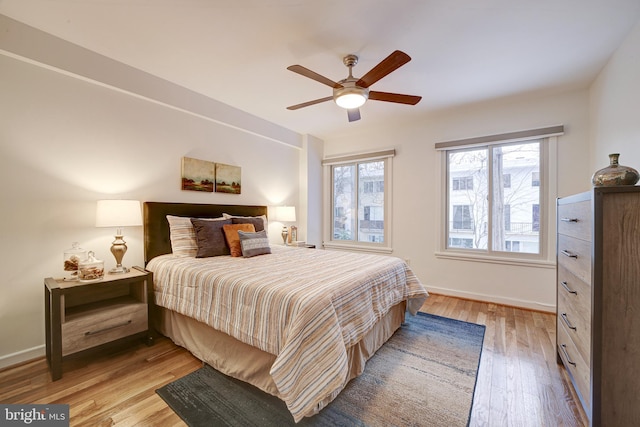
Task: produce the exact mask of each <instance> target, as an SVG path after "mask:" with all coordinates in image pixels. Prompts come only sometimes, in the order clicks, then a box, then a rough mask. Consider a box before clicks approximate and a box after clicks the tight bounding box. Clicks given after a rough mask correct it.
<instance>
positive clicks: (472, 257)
mask: <svg viewBox="0 0 640 427" xmlns="http://www.w3.org/2000/svg"><path fill="white" fill-rule="evenodd" d="M435 256H436V258H441V259H451V260H456V261H471V262H483V263H492V264H505V265H519V266H523V267H536V268H556V262H555V260H551V261H550V260H544V259H525V258H507V257H495V256H487V255H477V254H467V253H461V252H436V253H435Z"/></svg>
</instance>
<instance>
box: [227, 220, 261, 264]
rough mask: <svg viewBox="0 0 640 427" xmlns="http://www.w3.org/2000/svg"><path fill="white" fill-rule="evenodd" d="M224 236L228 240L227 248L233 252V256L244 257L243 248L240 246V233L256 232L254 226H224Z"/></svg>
mask: <svg viewBox="0 0 640 427" xmlns="http://www.w3.org/2000/svg"><path fill="white" fill-rule="evenodd" d="M222 229H223V230H224V236H225V238H226V239H227V246H229V250H230V251H231V256H235V257H239V256H242V247H241V246H240V237H239V236H238V231H248V232H251V233H254V232H255V231H256V229H255V227H254V226H253V224H225V225H223V226H222Z"/></svg>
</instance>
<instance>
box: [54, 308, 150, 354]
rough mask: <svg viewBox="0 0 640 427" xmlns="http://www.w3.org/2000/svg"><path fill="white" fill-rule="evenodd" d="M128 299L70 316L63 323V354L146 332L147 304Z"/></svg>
mask: <svg viewBox="0 0 640 427" xmlns="http://www.w3.org/2000/svg"><path fill="white" fill-rule="evenodd" d="M124 300H125V299H122V301H111V302H110V303H109V304H108V305H100V306H99V305H95V307H93V308H92V309H91V310H86V311H83V312H80V313H72V314H70V315H67V321H66V322H65V323H63V324H62V355H63V356H66V355H68V354H72V353H75V352H78V351H81V350H86V349H88V348H91V347H96V346H98V345H100V344H104V343H108V342H111V341H114V340H117V339H119V338H123V337H127V336H129V335H133V334H135V333H138V332H144V331H146V330H147V328H148V322H147V305H146V304H144V303H132V302H131V301H128V302H127V301H124Z"/></svg>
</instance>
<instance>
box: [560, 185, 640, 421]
mask: <svg viewBox="0 0 640 427" xmlns="http://www.w3.org/2000/svg"><path fill="white" fill-rule="evenodd" d="M557 207H558V211H557V212H558V218H557V219H558V227H557V228H558V239H557V261H558V273H557V274H558V277H557V279H558V284H557V293H558V300H557V315H558V316H557V350H558V361H559V362H562V363H563V364H564V365H565V367H566V368H567V370H568V371H569V374H570V377H571V380H572V382H573V385H574V387H575V389H576V391H577V393H578V395H579V397H580V400H581V403H582V406H583V408H584V410H585V412H586V414H587V417H588V418H589V420H590V424H591V425H592V426H632V425H640V187H636V186H617V187H597V188H594V189H593V190H592V191H589V192H586V193H581V194H576V195H573V196H569V197H563V198H560V199H558V206H557Z"/></svg>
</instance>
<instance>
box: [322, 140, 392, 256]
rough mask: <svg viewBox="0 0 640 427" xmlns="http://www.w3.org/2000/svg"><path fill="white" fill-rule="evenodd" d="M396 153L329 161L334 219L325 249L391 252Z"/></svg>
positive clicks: (326, 160)
mask: <svg viewBox="0 0 640 427" xmlns="http://www.w3.org/2000/svg"><path fill="white" fill-rule="evenodd" d="M394 154H395V153H394V150H389V151H383V152H376V153H368V154H362V155H355V156H345V157H336V158H331V159H325V160H324V161H323V165H324V166H325V167H326V175H325V176H327V177H328V180H327V181H326V182H325V185H326V186H327V187H328V189H329V191H328V193H329V194H330V200H329V203H330V205H331V209H330V213H331V218H330V220H329V223H328V224H326V225H328V227H326V228H327V229H328V230H329V232H328V233H325V243H324V244H325V246H327V247H331V246H336V247H339V246H342V247H351V248H363V249H368V250H390V231H389V230H390V227H389V206H390V200H391V194H390V188H391V186H390V185H389V181H390V176H391V174H390V170H391V159H392V157H393V155H394Z"/></svg>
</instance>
